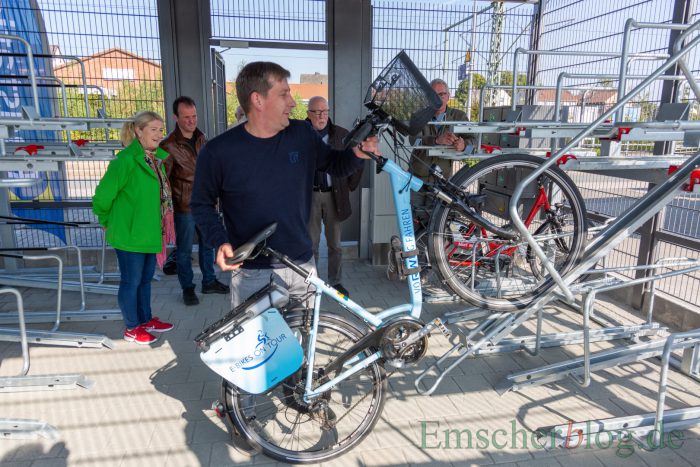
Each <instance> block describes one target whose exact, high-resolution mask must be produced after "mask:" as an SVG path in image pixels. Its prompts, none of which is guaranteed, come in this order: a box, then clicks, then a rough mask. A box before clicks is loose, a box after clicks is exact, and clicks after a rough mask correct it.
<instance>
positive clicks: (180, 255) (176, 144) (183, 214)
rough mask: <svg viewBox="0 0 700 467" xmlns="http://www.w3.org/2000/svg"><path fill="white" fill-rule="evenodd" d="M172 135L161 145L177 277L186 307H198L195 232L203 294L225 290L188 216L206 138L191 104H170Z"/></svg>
mask: <svg viewBox="0 0 700 467" xmlns="http://www.w3.org/2000/svg"><path fill="white" fill-rule="evenodd" d="M173 114H174V117H175V122H176V126H175V131H173V132H172V133H170V134H169V135H168V136H167V138H165V139H164V140H163V142H162V143H161V144H160V146H161V148H163V149H164V150H165V151H167V152H168V154H170V155H169V156H168V158H167V159H165V170H166V172H167V174H168V180H169V181H170V188H171V190H172V195H173V209H174V211H175V243H176V248H177V277H178V280H179V281H180V286H181V287H182V299H183V301H184V302H185V305H198V304H199V299H198V298H197V294H196V293H195V291H194V289H195V285H194V282H193V280H194V273H193V272H192V243H193V242H194V234H195V232H197V237H198V239H199V269H201V271H202V293H205V294H209V293H219V294H227V293H228V292H229V288H228V286H226V285H224V284H222V283H221V282H219V281H218V280H216V275H215V272H214V250H213V249H212V248H211V247H209V246H206V245H204V243H203V242H202V236H201V235H200V233H199V229H198V228H197V226H196V225H195V223H194V219H193V218H192V213H191V212H190V199H191V198H192V182H193V181H194V169H195V165H196V162H197V154H198V153H199V150H200V149H201V148H202V146H204V144H205V143H206V142H207V137H206V136H205V135H204V133H202V132H201V131H200V130H199V128H197V108H196V106H195V103H194V101H193V100H192V99H191V98H189V97H187V96H181V97H178V98H177V99H175V102H173Z"/></svg>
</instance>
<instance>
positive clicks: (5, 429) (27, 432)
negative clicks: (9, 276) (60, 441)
mask: <svg viewBox="0 0 700 467" xmlns="http://www.w3.org/2000/svg"><path fill="white" fill-rule="evenodd" d="M0 294H12V295H14V296H15V298H16V300H17V312H18V316H19V332H18V341H19V342H20V346H21V348H22V370H21V371H20V373H19V375H17V376H3V377H0V392H23V391H39V390H42V391H47V390H61V389H76V388H78V387H83V388H86V389H89V388H91V387H92V386H93V384H94V383H93V382H92V381H90V380H89V379H87V378H86V377H85V376H83V375H80V374H65V375H43V376H28V375H27V374H28V373H29V366H30V359H29V345H28V341H29V338H28V335H27V329H26V326H25V322H24V303H23V301H22V294H20V293H19V291H18V290H17V289H13V288H2V289H0ZM7 337H8V336H5V335H0V340H11V341H15V339H14V338H12V339H8V338H7ZM0 435H1V437H2V438H5V439H34V438H36V437H39V436H41V437H44V438H47V439H56V438H58V431H57V430H56V428H54V427H53V426H51V425H49V424H48V423H46V422H42V421H36V420H24V419H13V418H3V419H0Z"/></svg>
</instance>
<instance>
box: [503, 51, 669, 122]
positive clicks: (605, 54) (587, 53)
mask: <svg viewBox="0 0 700 467" xmlns="http://www.w3.org/2000/svg"><path fill="white" fill-rule="evenodd" d="M518 54H526V55H554V56H575V57H609V58H622V57H623V54H621V53H619V52H591V51H588V50H531V49H525V48H522V47H518V48H517V49H515V53H514V54H513V84H511V85H510V88H511V91H512V92H513V95H514V96H515V92H516V90H517V89H518V88H522V87H523V86H518V79H517V76H518V75H517V73H518ZM628 56H629V57H635V58H643V59H665V58H668V57H669V55H668V54H655V53H634V54H628ZM511 110H515V101H513V102H512V103H511Z"/></svg>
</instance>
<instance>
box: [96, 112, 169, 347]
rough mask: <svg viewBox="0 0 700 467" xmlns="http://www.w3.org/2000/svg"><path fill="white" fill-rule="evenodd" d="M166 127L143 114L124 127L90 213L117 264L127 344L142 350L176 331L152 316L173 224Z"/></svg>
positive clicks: (154, 115) (156, 117)
mask: <svg viewBox="0 0 700 467" xmlns="http://www.w3.org/2000/svg"><path fill="white" fill-rule="evenodd" d="M163 126H164V124H163V118H162V117H161V116H160V115H158V114H157V113H155V112H139V113H137V114H136V115H135V116H134V118H133V119H132V121H130V122H128V123H126V124H124V126H123V128H122V138H121V139H122V143H123V144H124V146H125V148H124V150H122V151H120V152H119V153H118V154H117V157H116V159H114V160H113V161H112V162H110V163H109V166H108V167H107V171H106V172H105V174H104V176H103V177H102V180H100V183H99V184H98V185H97V188H96V189H95V196H93V198H92V210H93V212H94V213H95V214H96V215H97V218H98V220H99V222H100V224H101V225H102V226H103V227H104V228H105V229H106V239H107V242H108V243H109V244H110V245H112V246H113V247H114V250H115V251H116V253H117V260H118V261H119V271H120V273H121V281H120V282H119V294H118V301H119V308H120V309H121V312H122V316H123V317H124V324H126V331H125V332H124V339H125V340H127V341H131V342H136V343H138V344H150V343H152V342H155V341H156V340H157V338H156V337H155V336H154V335H153V334H151V333H152V332H165V331H169V330H171V329H172V328H173V325H172V324H169V323H165V322H163V321H160V320H159V319H158V318H157V317H152V316H151V280H152V279H153V274H154V272H155V265H156V254H159V253H161V252H162V251H163V249H164V248H163V245H164V243H163V242H164V234H165V232H167V231H168V230H170V229H168V221H170V222H172V198H171V197H170V187H169V185H168V179H167V177H166V175H165V170H164V167H163V162H162V161H163V159H165V158H166V157H167V156H168V154H167V153H166V152H165V151H163V150H162V149H160V148H159V147H158V145H159V144H160V142H161V140H162V139H163Z"/></svg>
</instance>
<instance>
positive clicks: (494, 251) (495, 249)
mask: <svg viewBox="0 0 700 467" xmlns="http://www.w3.org/2000/svg"><path fill="white" fill-rule="evenodd" d="M551 208H552V207H551V205H550V203H549V199H547V193H546V192H545V189H544V187H543V186H540V187H539V188H538V190H537V196H536V197H535V202H534V204H533V205H532V208H530V212H529V213H528V215H527V218H526V219H525V222H524V223H525V225H526V226H527V227H530V224H532V221H533V220H534V219H535V216H536V215H537V213H538V212H539V211H540V209H544V212H547V211H549V210H550V209H551ZM477 228H478V229H480V232H481V237H479V238H477V239H476V241H474V242H472V241H469V240H468V241H466V242H465V241H455V243H454V245H455V247H454V248H453V249H452V251H450V253H448V254H447V257H448V258H450V257H451V255H452V254H453V253H454V252H455V251H456V250H457V249H458V248H459V249H463V250H474V249H475V248H476V246H475V244H476V243H477V242H480V241H481V240H487V243H488V246H489V250H488V252H487V253H486V255H485V257H486V258H492V257H494V256H497V257H498V256H501V255H506V256H510V255H512V254H513V252H515V250H516V249H517V248H518V247H517V246H511V247H508V248H506V249H505V250H503V245H501V244H500V243H497V242H494V241H492V240H489V238H488V232H487V230H486V229H485V228H484V227H481V226H478V225H477V224H472V225H471V227H470V228H469V230H468V231H467V232H466V233H465V234H464V236H465V237H467V238H471V235H472V234H473V233H474V232H475V231H476V230H477ZM450 264H453V263H452V261H450ZM453 265H454V266H472V265H473V266H479V261H476V262H475V261H469V260H465V261H460V262H456V263H454V264H453Z"/></svg>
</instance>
